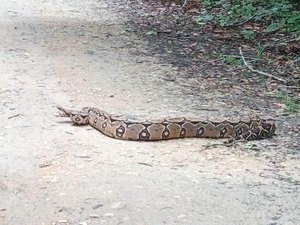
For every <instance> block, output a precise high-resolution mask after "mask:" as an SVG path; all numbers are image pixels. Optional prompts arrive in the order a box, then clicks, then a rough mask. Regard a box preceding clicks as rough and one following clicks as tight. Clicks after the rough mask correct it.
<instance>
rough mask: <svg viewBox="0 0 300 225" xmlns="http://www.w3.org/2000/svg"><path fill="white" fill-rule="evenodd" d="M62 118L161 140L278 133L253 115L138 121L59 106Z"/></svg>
mask: <svg viewBox="0 0 300 225" xmlns="http://www.w3.org/2000/svg"><path fill="white" fill-rule="evenodd" d="M57 109H58V110H59V114H58V115H57V116H59V117H69V118H70V119H71V121H72V122H73V124H75V125H90V126H92V127H93V128H95V129H96V130H98V131H100V132H101V133H102V134H104V135H106V136H108V137H111V138H115V139H121V140H132V141H159V140H170V139H177V138H192V137H193V138H228V139H234V140H245V141H251V140H260V139H265V138H269V137H271V136H272V135H274V134H275V130H276V124H275V121H274V120H272V119H260V118H259V117H256V118H254V119H253V118H250V119H248V120H246V121H244V120H239V121H237V122H230V121H227V120H224V121H221V122H216V121H210V120H199V119H189V118H185V117H179V118H166V119H162V120H145V121H135V120H129V119H126V118H125V119H124V118H121V117H118V116H113V115H111V114H109V113H107V112H106V111H103V110H100V109H98V108H94V107H84V108H82V109H81V110H79V111H77V110H70V109H66V108H63V107H60V106H58V107H57Z"/></svg>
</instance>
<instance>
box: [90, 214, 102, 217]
mask: <svg viewBox="0 0 300 225" xmlns="http://www.w3.org/2000/svg"><path fill="white" fill-rule="evenodd" d="M89 217H91V218H99V217H100V216H99V215H98V214H90V215H89Z"/></svg>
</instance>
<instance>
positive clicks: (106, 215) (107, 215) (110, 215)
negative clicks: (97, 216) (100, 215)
mask: <svg viewBox="0 0 300 225" xmlns="http://www.w3.org/2000/svg"><path fill="white" fill-rule="evenodd" d="M114 215H115V214H113V213H105V214H104V216H105V217H113V216H114Z"/></svg>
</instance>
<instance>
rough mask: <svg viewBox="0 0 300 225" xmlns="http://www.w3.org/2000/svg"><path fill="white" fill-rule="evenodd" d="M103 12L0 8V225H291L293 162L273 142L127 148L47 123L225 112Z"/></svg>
mask: <svg viewBox="0 0 300 225" xmlns="http://www.w3.org/2000/svg"><path fill="white" fill-rule="evenodd" d="M111 4H112V3H109V5H108V3H107V2H106V1H97V0H89V1H78V0H67V1H65V0H53V1H37V0H30V1H23V0H14V1H2V2H1V4H0V5H1V6H0V29H1V30H0V31H1V32H0V40H1V43H0V50H1V51H0V58H1V60H0V76H1V77H0V79H1V82H0V104H1V108H0V119H1V121H2V123H1V124H0V224H1V225H2V224H3V225H20V224H26V225H37V224H41V225H42V224H43V225H54V224H55V225H57V224H72V225H73V224H81V225H85V224H88V225H89V224H91V225H96V224H97V225H98V224H114V225H115V224H132V225H159V224H168V225H171V224H187V225H192V224H195V225H197V224H264V225H265V224H269V225H271V224H272V225H275V224H276V225H277V224H284V225H289V224H300V214H299V212H300V208H299V205H300V194H299V185H300V182H299V180H300V177H299V163H298V161H297V158H295V159H294V158H293V157H292V156H287V155H285V151H283V150H282V151H278V149H275V148H272V146H273V145H274V142H275V141H274V140H273V139H271V140H265V141H261V142H254V144H253V143H251V144H238V145H236V146H232V147H226V146H224V145H223V144H222V140H208V139H189V140H174V141H166V142H155V143H137V142H126V141H118V140H114V139H111V138H108V137H105V136H103V135H101V134H100V133H99V132H97V131H95V130H93V129H91V128H89V127H75V126H72V125H71V124H70V123H68V122H64V121H65V120H61V119H60V118H56V117H55V116H54V115H55V113H56V112H57V110H56V108H55V106H56V105H62V106H65V107H71V108H74V109H75V108H76V109H80V108H81V107H84V106H98V107H102V108H103V109H105V110H106V111H109V112H111V113H113V114H125V115H127V116H137V117H139V118H162V117H165V116H180V115H185V116H192V117H195V116H198V117H199V116H202V117H210V118H211V117H213V118H214V117H219V116H220V115H222V112H224V111H225V112H226V113H228V114H229V113H230V111H227V110H222V109H224V107H225V106H224V104H223V103H222V102H220V101H219V99H220V98H219V96H221V94H220V95H219V94H218V92H217V91H216V92H215V96H209V95H206V90H205V85H204V84H203V89H204V91H203V92H202V93H195V92H192V91H189V89H187V86H181V85H179V83H174V82H172V79H170V77H171V78H172V76H177V75H178V72H177V70H176V68H174V67H171V66H170V65H168V64H162V63H160V61H159V60H158V58H156V57H155V56H153V57H150V56H145V54H142V53H144V52H146V50H145V48H144V45H145V43H144V42H143V41H142V40H139V39H138V38H137V37H136V36H135V35H134V34H132V33H130V32H127V28H126V27H125V26H124V25H123V23H124V22H125V20H126V19H124V20H120V19H118V18H117V15H116V14H115V13H114V12H113V11H112V9H113V8H114V7H112V5H111ZM222 107H223V108H222ZM210 108H213V109H220V110H219V111H218V110H216V111H208V110H207V109H210ZM255 145H256V146H258V148H259V149H260V151H253V150H248V149H250V148H251V149H253V146H255ZM281 147H282V146H281ZM282 148H283V147H282ZM280 152H281V153H280ZM275 156H276V157H275ZM278 157H279V159H278ZM297 164H298V165H297Z"/></svg>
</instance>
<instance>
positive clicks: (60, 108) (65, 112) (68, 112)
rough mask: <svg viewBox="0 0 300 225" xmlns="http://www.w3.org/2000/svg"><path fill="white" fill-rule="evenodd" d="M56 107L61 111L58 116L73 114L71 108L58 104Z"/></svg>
mask: <svg viewBox="0 0 300 225" xmlns="http://www.w3.org/2000/svg"><path fill="white" fill-rule="evenodd" d="M56 108H57V109H58V110H59V112H58V113H57V114H56V115H55V116H56V117H69V116H70V115H71V111H70V110H67V109H64V108H63V107H61V106H57V107H56Z"/></svg>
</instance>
